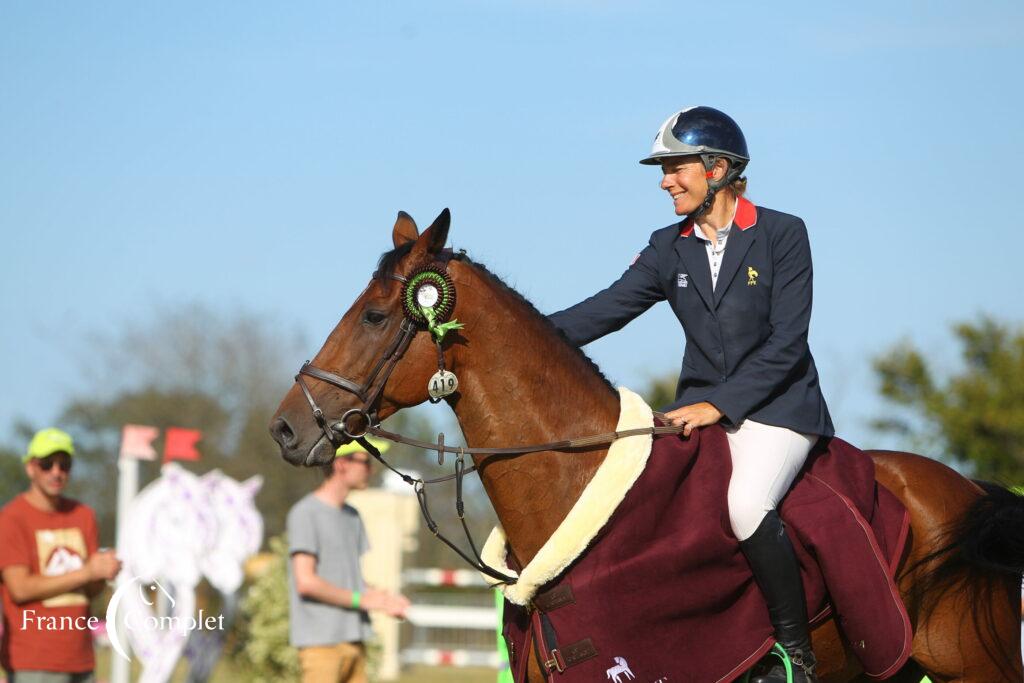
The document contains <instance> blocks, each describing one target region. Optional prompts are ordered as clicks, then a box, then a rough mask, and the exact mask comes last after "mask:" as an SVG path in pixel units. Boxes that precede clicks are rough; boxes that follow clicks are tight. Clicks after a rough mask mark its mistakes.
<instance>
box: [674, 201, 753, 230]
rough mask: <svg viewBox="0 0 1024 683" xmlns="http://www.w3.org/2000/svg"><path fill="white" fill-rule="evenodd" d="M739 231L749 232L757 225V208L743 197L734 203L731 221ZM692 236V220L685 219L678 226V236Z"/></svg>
mask: <svg viewBox="0 0 1024 683" xmlns="http://www.w3.org/2000/svg"><path fill="white" fill-rule="evenodd" d="M733 223H735V224H736V227H737V228H739V229H740V230H749V229H750V228H752V227H754V226H755V225H757V207H756V206H754V205H753V204H752V203H751V202H750V200H748V199H746V198H745V197H740V198H739V199H738V200H737V201H736V218H735V219H734V220H733ZM692 234H693V219H692V218H687V219H686V220H685V221H683V222H682V223H680V224H679V236H680V237H689V236H690V235H692Z"/></svg>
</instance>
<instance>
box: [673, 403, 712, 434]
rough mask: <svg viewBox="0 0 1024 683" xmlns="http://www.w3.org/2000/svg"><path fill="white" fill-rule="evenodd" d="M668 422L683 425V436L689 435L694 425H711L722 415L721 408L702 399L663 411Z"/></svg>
mask: <svg viewBox="0 0 1024 683" xmlns="http://www.w3.org/2000/svg"><path fill="white" fill-rule="evenodd" d="M665 417H666V418H668V421H669V424H672V425H675V426H677V427H678V426H681V425H682V426H684V429H683V436H689V435H690V432H692V431H693V429H694V427H706V426H708V425H713V424H715V423H716V422H718V421H719V420H721V419H722V417H724V415H723V413H722V411H721V410H719V409H718V408H716V407H715V406H714V404H712V403H708V402H707V401H704V402H702V403H694V404H693V405H689V406H683V407H682V408H676V409H675V410H670V411H669V412H667V413H665Z"/></svg>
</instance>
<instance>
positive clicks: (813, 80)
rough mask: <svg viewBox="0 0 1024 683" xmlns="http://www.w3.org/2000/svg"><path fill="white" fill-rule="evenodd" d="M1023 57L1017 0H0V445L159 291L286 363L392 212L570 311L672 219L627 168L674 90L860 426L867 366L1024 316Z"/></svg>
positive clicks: (677, 334) (354, 286)
mask: <svg viewBox="0 0 1024 683" xmlns="http://www.w3.org/2000/svg"><path fill="white" fill-rule="evenodd" d="M1022 64H1024V6H1022V5H1021V4H1020V3H1019V2H1018V3H1010V2H988V3H966V2H908V3H888V2H887V3H881V2H865V3H843V4H838V3H793V4H782V3H744V2H733V3H718V4H710V3H681V2H674V3H668V2H648V1H644V0H638V1H635V2H628V3H627V2H610V1H604V0H545V1H543V2H542V1H541V0H521V1H519V2H497V1H494V2H479V1H478V2H469V1H464V2H442V1H438V2H431V3H422V2H380V3H351V2H323V3H319V2H311V3H288V4H281V3H275V4H270V3H198V2H180V3H163V4H159V5H158V4H157V3H120V2H108V3H103V4H102V5H100V4H97V3H89V4H87V3H59V2H35V1H33V2H6V3H4V4H3V5H2V6H0V232H2V235H3V242H2V244H3V249H2V251H0V253H2V257H0V258H2V264H3V265H2V268H0V315H2V319H3V321H4V322H3V326H2V328H0V329H2V330H3V332H2V337H0V377H2V383H3V387H4V390H3V392H2V393H0V441H2V440H10V439H11V438H13V437H12V433H11V431H10V425H11V423H12V421H13V420H14V419H16V418H17V417H26V418H29V419H30V420H32V421H33V422H35V423H42V422H48V421H50V420H52V419H53V418H54V417H55V415H56V413H57V411H58V409H59V408H60V406H61V405H62V404H63V403H64V402H65V401H66V400H67V399H68V398H69V397H71V396H74V395H81V394H85V393H88V392H89V391H90V389H91V388H90V387H89V386H87V385H85V384H84V378H83V377H82V373H81V371H80V370H81V368H80V366H79V364H80V363H81V357H80V355H76V351H78V350H79V347H78V346H77V344H78V340H81V339H83V338H84V337H86V336H87V335H89V334H90V333H93V332H96V331H107V332H109V331H111V330H116V329H117V327H118V326H119V325H122V324H124V323H125V322H126V321H129V320H134V319H138V318H140V317H144V316H145V315H146V313H147V311H148V310H149V309H150V308H151V306H152V305H153V304H154V302H165V303H166V302H176V301H202V302H206V303H208V304H210V305H212V306H216V307H221V308H222V309H224V310H228V309H230V308H233V307H241V308H245V309H248V310H252V311H256V312H257V313H260V314H264V315H266V316H268V317H270V318H272V319H274V320H279V321H280V324H281V325H283V326H287V327H288V328H289V330H298V331H300V332H302V333H304V334H305V335H306V336H307V337H308V338H309V339H310V346H311V348H310V349H309V350H308V352H305V353H304V354H303V355H304V356H308V355H311V354H312V352H313V351H315V349H316V348H318V347H319V345H320V342H321V340H322V339H323V338H324V337H325V335H326V334H327V332H328V331H329V330H330V329H331V327H332V326H333V325H334V323H335V322H336V320H337V318H338V317H340V315H341V314H342V313H343V311H344V310H345V308H347V306H348V304H349V303H350V302H351V301H352V299H353V298H354V297H355V296H356V294H357V293H358V292H359V291H360V290H361V289H362V288H363V286H364V285H365V283H366V280H367V276H368V274H369V272H370V271H371V270H372V264H373V262H374V261H375V259H376V257H377V255H378V254H379V253H380V252H381V251H383V250H384V249H386V248H387V247H388V246H389V237H390V226H391V225H392V223H393V221H394V216H395V213H396V212H397V211H398V210H399V209H403V210H405V211H408V212H410V213H411V214H412V215H413V216H414V217H416V218H417V220H418V221H419V222H420V224H421V225H426V224H428V223H429V222H430V220H431V219H432V218H433V217H434V216H435V215H436V214H437V213H438V212H439V211H440V210H441V209H442V208H443V207H445V206H447V207H450V208H451V209H452V212H453V227H452V231H451V240H452V243H453V244H454V245H455V246H456V247H461V248H465V249H467V250H468V251H469V252H470V254H471V255H472V256H473V257H474V258H476V259H477V260H480V261H482V262H484V263H486V264H487V265H488V266H489V267H490V268H491V269H492V270H493V271H495V272H497V273H499V274H500V275H502V276H504V277H505V278H506V279H507V281H508V282H509V283H510V284H513V285H514V286H516V287H518V288H519V289H520V290H521V291H522V292H523V293H524V294H525V295H526V296H527V297H529V298H530V299H532V300H533V301H534V302H535V303H536V304H537V306H538V307H539V308H540V309H541V310H542V311H554V310H557V309H559V308H562V307H564V306H567V305H570V304H572V303H575V302H576V301H578V300H579V299H581V298H583V297H585V296H587V295H589V294H591V293H593V292H594V291H596V290H597V289H599V288H601V287H603V286H605V285H606V284H608V283H609V282H611V281H612V280H614V279H615V278H616V277H617V276H618V275H619V273H620V272H621V271H622V269H623V268H625V266H626V265H627V264H628V263H629V262H630V260H631V259H632V257H633V255H634V254H635V253H636V252H637V251H638V250H639V249H640V248H641V247H642V246H643V245H644V244H645V243H646V240H647V237H648V235H649V233H650V232H651V231H652V230H653V229H655V228H658V227H661V226H663V225H666V224H668V223H670V222H672V221H673V218H674V217H673V214H672V209H671V204H670V202H669V201H668V199H667V197H665V196H663V193H662V192H661V191H660V190H659V189H658V181H659V178H658V173H657V171H656V170H653V169H650V168H646V167H641V166H639V165H638V164H637V163H636V162H637V160H638V159H639V158H641V157H642V156H643V155H644V154H645V153H646V152H647V151H648V149H649V144H650V141H651V139H652V138H653V135H654V133H655V131H656V130H657V128H658V126H659V125H660V124H661V122H662V121H663V120H664V119H665V118H666V117H667V116H668V115H669V114H671V113H672V112H674V111H675V110H677V109H679V108H681V107H683V106H686V105H689V104H695V103H700V104H708V105H711V106H715V107H718V108H720V109H723V110H725V111H727V112H729V113H730V114H731V115H732V116H733V118H735V119H736V120H737V121H738V122H739V123H740V125H741V126H742V127H743V129H744V131H745V132H746V136H747V141H748V145H749V148H750V151H751V155H752V162H751V164H750V166H749V169H748V177H749V178H750V197H751V198H752V199H753V200H754V201H755V203H759V204H763V205H765V206H770V207H772V208H776V209H779V210H783V211H787V212H790V213H795V214H797V215H800V216H801V217H803V218H804V219H805V221H806V222H807V225H808V228H809V230H810V232H811V244H812V249H813V253H814V259H815V271H816V272H815V274H816V279H815V285H816V291H815V312H814V318H813V322H812V330H811V344H812V350H813V351H814V353H815V356H816V358H817V360H818V364H819V367H820V369H821V375H822V384H823V387H824V389H825V392H826V397H827V398H828V399H829V401H830V404H831V406H832V409H833V413H834V416H835V418H836V423H837V427H838V429H839V432H840V434H841V435H844V436H846V437H847V438H848V439H850V440H852V441H854V442H855V443H859V444H861V445H865V446H867V445H877V444H879V443H883V442H884V440H883V439H880V438H879V437H878V436H876V435H874V434H872V433H871V432H870V430H869V429H868V427H867V425H866V420H867V419H868V418H870V417H872V416H876V415H879V414H880V413H881V411H882V406H881V404H880V402H879V401H878V399H877V397H876V394H875V387H874V383H873V380H872V377H871V373H870V366H869V359H870V357H871V356H872V355H874V354H877V353H879V352H881V351H883V350H884V349H886V348H888V347H890V346H891V345H892V344H894V343H896V342H898V341H899V340H902V339H906V340H910V341H912V342H914V343H915V344H917V345H918V346H919V347H920V348H922V349H923V350H924V351H925V352H926V353H928V354H929V355H930V356H932V357H934V358H935V359H936V360H937V362H938V363H939V367H942V368H952V367H955V363H956V354H955V352H954V348H953V347H952V341H953V340H952V337H951V336H950V335H949V332H948V330H949V326H950V324H951V323H952V322H954V321H959V320H964V319H972V318H974V317H975V316H976V315H978V314H979V313H982V312H984V313H988V314H991V315H994V316H996V317H998V318H1001V319H1003V320H1006V321H1009V322H1013V323H1018V324H1019V323H1021V322H1022V321H1024V303H1022V302H1021V291H1022V290H1024V285H1022V282H1024V276H1022V271H1024V266H1022V265H1021V264H1020V254H1021V253H1022V252H1024V237H1022V234H1021V228H1022V227H1024V226H1022V219H1021V217H1020V215H1019V214H1018V211H1019V209H1018V207H1017V204H1018V201H1019V200H1018V195H1019V190H1018V188H1017V181H1016V177H1015V176H1016V174H1015V171H1016V168H1015V167H1016V161H1017V160H1018V159H1020V158H1021V156H1022V153H1024V134H1022V132H1021V126H1020V123H1019V121H1020V112H1021V110H1022V109H1024V107H1022V104H1024V103H1022V94H1021V87H1020V83H1021V79H1020V73H1019V70H1020V68H1021V65H1022ZM588 351H589V352H590V353H591V355H592V356H593V357H594V358H595V359H596V360H597V361H598V363H599V364H600V365H601V366H602V367H603V368H604V370H605V371H606V373H607V374H608V375H609V376H610V377H611V378H612V379H613V380H614V381H616V382H618V383H622V384H626V385H629V386H634V387H640V386H642V385H643V384H644V383H645V382H646V380H647V378H648V377H649V376H652V375H662V374H666V373H671V372H673V371H674V370H675V369H676V368H677V367H678V363H679V360H680V358H681V353H682V335H681V331H680V330H679V329H678V325H677V323H676V322H675V319H674V318H673V317H672V316H671V314H670V312H669V310H668V308H667V307H666V306H665V305H664V304H662V305H660V306H659V307H657V308H656V309H655V310H653V311H651V312H649V313H648V314H646V315H645V316H643V317H642V318H641V319H639V320H637V321H636V322H634V323H633V324H631V325H630V326H629V327H627V328H626V329H625V330H623V331H622V332H620V333H619V334H617V335H613V336H612V337H609V338H606V339H604V340H601V341H599V342H596V343H595V344H592V345H591V346H590V347H589V348H588ZM301 360H302V358H299V357H297V358H296V359H295V361H296V364H298V362H300V361H301ZM11 445H18V446H20V444H11Z"/></svg>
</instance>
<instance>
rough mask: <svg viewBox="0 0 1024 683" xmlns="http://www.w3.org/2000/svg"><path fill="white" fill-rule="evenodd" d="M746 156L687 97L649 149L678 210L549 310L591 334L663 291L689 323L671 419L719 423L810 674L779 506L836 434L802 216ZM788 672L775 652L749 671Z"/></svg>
mask: <svg viewBox="0 0 1024 683" xmlns="http://www.w3.org/2000/svg"><path fill="white" fill-rule="evenodd" d="M749 160H750V157H749V155H748V154H747V143H746V140H745V139H744V137H743V132H742V131H741V130H740V128H739V126H737V125H736V122H735V121H733V120H732V119H731V118H729V117H728V116H726V115H725V114H724V113H722V112H720V111H718V110H716V109H712V108H711V107H691V108H689V109H684V110H682V111H680V112H677V113H675V114H673V115H672V116H671V117H669V119H668V120H667V121H666V122H665V123H664V124H663V125H662V126H661V129H660V130H659V131H658V135H657V137H656V138H655V140H654V148H653V150H652V151H651V154H650V155H649V156H648V157H647V158H645V159H643V160H642V161H641V162H640V163H642V164H648V165H652V166H655V165H660V166H661V170H662V174H663V178H662V181H661V188H662V189H663V190H665V191H666V192H668V193H669V195H671V197H672V203H673V205H674V207H675V212H676V215H678V216H685V219H684V220H683V221H682V222H680V223H675V224H672V225H670V226H668V227H666V228H662V229H660V230H656V231H655V232H654V233H653V234H652V235H651V239H650V243H649V244H648V245H647V247H646V248H645V249H644V250H643V251H642V252H640V254H639V255H638V256H637V258H636V260H635V261H634V262H633V264H632V265H631V266H630V267H629V268H628V269H627V270H626V272H625V273H623V275H622V277H620V278H619V279H618V280H617V281H615V282H614V283H612V285H611V286H609V287H608V288H607V289H605V290H603V291H601V292H598V293H597V294H595V295H594V296H592V297H590V298H589V299H586V300H585V301H582V302H580V303H578V304H576V305H575V306H573V307H571V308H568V309H566V310H564V311H560V312H558V313H556V314H554V315H553V316H551V320H552V322H554V323H555V325H556V326H557V327H559V328H560V329H561V330H562V331H563V332H564V333H565V334H566V335H567V336H568V338H569V339H570V340H571V341H572V342H574V343H575V344H578V345H581V346H582V345H584V344H587V343H589V342H591V341H593V340H595V339H598V338H599V337H602V336H604V335H606V334H608V333H609V332H613V331H615V330H618V329H621V328H622V326H623V325H625V324H626V323H628V322H629V321H630V320H632V319H633V318H635V317H636V316H638V315H640V314H641V313H643V312H644V311H646V310H647V309H648V308H650V307H651V306H652V305H654V304H655V303H656V302H658V301H661V300H668V302H669V303H670V304H671V306H672V309H673V310H674V311H675V314H676V316H677V317H678V318H679V322H680V323H682V326H683V332H684V334H685V336H686V348H685V352H684V354H683V364H682V371H681V372H680V374H679V383H678V385H677V389H676V400H675V402H674V403H673V404H672V408H673V409H672V410H671V411H670V412H668V413H667V416H668V418H669V420H671V421H672V423H674V424H677V425H684V426H685V430H684V433H685V434H686V435H689V433H690V431H691V430H692V429H694V428H697V427H704V426H706V425H711V424H714V423H716V422H721V423H722V425H723V426H724V427H725V430H726V433H727V435H728V440H729V449H730V451H731V453H732V478H731V479H730V482H729V492H728V506H729V519H730V523H731V525H732V531H733V533H734V534H735V535H736V538H737V539H738V540H739V542H740V548H741V549H742V550H743V554H744V555H745V556H746V558H747V561H748V562H749V563H750V568H751V570H752V572H753V575H754V578H755V580H756V581H757V584H758V586H759V587H760V589H761V592H762V593H763V594H764V598H765V601H766V602H767V603H768V613H769V617H770V619H771V623H772V625H773V626H774V628H775V639H776V641H777V642H778V643H779V644H780V645H782V646H783V647H784V648H785V649H786V651H787V652H788V653H789V655H790V659H791V660H792V661H793V663H794V664H795V665H796V666H794V675H795V678H794V680H796V681H816V680H817V678H816V677H815V675H814V664H815V660H814V654H813V652H812V651H811V644H810V636H809V633H808V625H807V607H806V600H805V598H804V593H803V585H802V583H801V580H800V571H799V565H798V564H797V560H796V556H795V555H794V552H793V547H792V545H791V544H790V541H789V537H788V536H787V535H786V534H785V531H784V529H783V524H782V521H781V520H780V519H779V515H778V513H777V511H776V510H777V508H778V505H779V503H780V501H781V500H782V498H783V496H785V494H786V492H787V491H788V490H789V487H790V486H791V485H792V483H793V480H794V478H795V477H796V475H797V473H798V472H799V471H800V468H801V467H802V466H803V463H804V460H805V459H806V458H807V454H808V452H809V451H810V450H811V447H812V446H813V445H814V443H815V442H816V441H817V439H818V437H819V436H831V435H832V434H833V429H832V421H831V418H830V417H829V413H828V408H827V407H826V405H825V399H824V397H823V396H822V394H821V389H820V388H819V386H818V372H817V369H816V368H815V365H814V359H813V358H812V357H811V352H810V349H809V348H808V345H807V328H808V324H809V323H810V318H811V279H812V273H811V251H810V245H809V243H808V239H807V229H806V227H805V226H804V223H803V221H802V220H800V219H799V218H797V217H796V216H791V215H788V214H785V213H781V212H778V211H773V210H772V209H766V208H763V207H759V206H754V205H753V204H751V203H750V201H748V200H747V199H746V198H745V197H744V196H743V194H744V190H745V189H746V178H744V177H743V176H742V173H743V169H744V168H745V167H746V165H747V162H748V161H749ZM785 680H786V676H785V671H784V669H783V668H782V666H781V665H780V664H776V665H775V666H773V667H772V668H771V669H770V670H768V671H767V672H766V673H765V674H763V675H761V676H759V677H756V678H754V681H755V683H776V682H782V681H785Z"/></svg>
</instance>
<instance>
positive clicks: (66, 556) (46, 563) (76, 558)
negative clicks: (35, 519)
mask: <svg viewBox="0 0 1024 683" xmlns="http://www.w3.org/2000/svg"><path fill="white" fill-rule="evenodd" d="M36 548H37V550H38V552H39V566H40V567H41V570H40V572H39V573H40V574H42V575H43V576H60V575H62V574H67V573H68V572H73V571H75V570H76V569H81V568H82V567H83V566H84V565H85V562H84V560H83V559H82V558H83V557H85V555H86V554H87V551H86V549H85V538H84V537H83V536H82V530H81V529H78V528H71V529H37V530H36ZM88 604H89V601H88V600H87V599H86V597H85V596H84V595H82V594H81V593H64V594H63V595H55V596H54V597H52V598H49V599H47V600H43V606H44V607H67V606H69V605H88Z"/></svg>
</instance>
